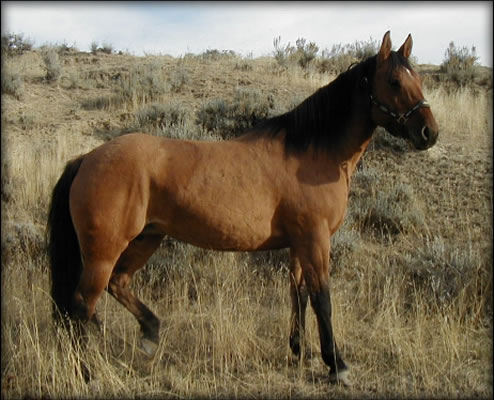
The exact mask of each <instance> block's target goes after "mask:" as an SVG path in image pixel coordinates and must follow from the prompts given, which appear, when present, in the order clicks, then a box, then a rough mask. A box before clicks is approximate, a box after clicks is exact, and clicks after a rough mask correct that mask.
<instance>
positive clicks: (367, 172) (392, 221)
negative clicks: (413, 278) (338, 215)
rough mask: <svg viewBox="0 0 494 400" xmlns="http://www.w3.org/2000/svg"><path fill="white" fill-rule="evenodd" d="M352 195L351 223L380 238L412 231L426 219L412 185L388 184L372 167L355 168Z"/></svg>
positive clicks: (350, 204)
mask: <svg viewBox="0 0 494 400" xmlns="http://www.w3.org/2000/svg"><path fill="white" fill-rule="evenodd" d="M369 182H372V185H370V184H369ZM351 198H352V199H351V202H350V203H349V213H348V217H349V219H350V222H349V224H351V225H356V227H357V228H358V229H359V230H360V231H363V232H368V233H371V234H372V235H373V236H375V237H378V238H379V237H383V238H387V237H389V236H395V235H398V234H400V233H401V232H409V231H411V230H413V229H414V228H417V227H419V226H422V225H423V224H424V222H425V216H424V213H423V211H422V208H421V206H420V202H419V201H418V199H417V197H416V196H415V193H414V191H413V189H412V187H411V186H410V185H409V184H406V183H396V184H393V185H389V184H388V185H387V184H385V183H384V182H381V179H380V177H379V176H378V174H377V173H376V172H375V171H374V170H373V169H372V168H370V169H369V168H362V169H361V170H357V171H356V173H355V174H354V187H353V189H352V192H351Z"/></svg>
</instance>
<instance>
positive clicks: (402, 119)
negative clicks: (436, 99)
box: [369, 93, 431, 125]
mask: <svg viewBox="0 0 494 400" xmlns="http://www.w3.org/2000/svg"><path fill="white" fill-rule="evenodd" d="M369 96H370V99H371V101H372V103H373V104H375V105H376V106H378V107H379V109H380V110H381V111H382V112H384V113H385V114H388V115H389V116H391V117H393V118H394V119H395V120H396V121H397V122H398V123H399V124H401V125H405V124H406V123H407V121H408V118H409V117H410V115H412V113H413V112H414V111H416V110H418V109H419V108H420V107H425V108H430V107H431V106H430V104H429V103H428V102H427V100H426V99H422V100H420V101H419V102H418V103H417V104H415V105H414V106H413V107H412V108H411V109H410V110H408V111H407V112H405V113H401V114H397V113H395V112H393V111H391V110H390V109H389V108H388V107H386V106H385V105H384V104H382V103H380V102H379V101H377V100H376V99H375V98H374V96H373V95H372V93H371V94H369Z"/></svg>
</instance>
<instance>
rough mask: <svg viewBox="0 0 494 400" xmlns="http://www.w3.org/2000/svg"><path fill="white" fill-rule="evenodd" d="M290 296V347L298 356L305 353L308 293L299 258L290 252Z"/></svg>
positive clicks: (300, 356) (302, 355) (301, 356)
mask: <svg viewBox="0 0 494 400" xmlns="http://www.w3.org/2000/svg"><path fill="white" fill-rule="evenodd" d="M290 297H291V300H292V315H291V320H290V348H291V349H292V352H293V354H295V356H297V357H298V358H299V360H300V359H301V358H303V357H304V356H306V355H307V351H306V349H305V345H304V331H305V310H306V309H307V301H308V300H309V293H308V292H307V287H306V286H305V282H304V278H303V275H302V268H301V266H300V261H299V259H298V258H297V257H296V256H295V254H294V252H293V251H292V252H291V269H290Z"/></svg>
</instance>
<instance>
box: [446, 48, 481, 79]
mask: <svg viewBox="0 0 494 400" xmlns="http://www.w3.org/2000/svg"><path fill="white" fill-rule="evenodd" d="M478 59H479V58H478V57H477V55H476V49H475V46H472V48H471V49H469V48H468V47H466V46H463V47H461V48H459V47H456V45H455V43H454V42H453V41H452V42H450V43H449V47H448V48H447V49H446V52H445V54H444V61H443V63H442V64H441V70H442V71H443V72H445V73H446V75H447V77H448V78H449V79H451V80H453V81H454V82H456V83H458V84H460V85H465V84H468V83H470V82H472V81H473V80H474V78H475V76H476V75H477V68H476V67H477V65H478Z"/></svg>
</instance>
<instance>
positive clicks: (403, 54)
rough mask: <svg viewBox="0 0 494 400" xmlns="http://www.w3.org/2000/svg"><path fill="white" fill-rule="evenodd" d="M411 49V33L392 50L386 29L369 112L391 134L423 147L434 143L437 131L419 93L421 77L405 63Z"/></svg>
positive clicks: (424, 148) (426, 105)
mask: <svg viewBox="0 0 494 400" xmlns="http://www.w3.org/2000/svg"><path fill="white" fill-rule="evenodd" d="M411 51H412V36H411V35H408V37H407V39H406V40H405V42H404V43H403V45H402V46H401V47H400V49H399V50H398V51H391V39H390V34H389V31H388V32H386V34H385V35H384V38H383V41H382V44H381V49H380V50H379V53H378V54H377V56H376V71H375V75H374V81H373V82H372V83H371V85H370V100H371V102H372V106H371V115H372V119H373V121H374V122H375V123H376V124H377V125H379V126H382V127H384V128H385V129H386V130H387V131H388V132H389V133H391V134H392V135H393V136H397V137H401V138H404V139H407V140H409V141H410V142H411V143H412V144H413V145H414V147H415V148H416V149H418V150H426V149H428V148H429V147H431V146H433V145H434V144H435V143H436V140H437V136H438V133H439V132H438V126H437V123H436V120H435V119H434V116H433V115H432V112H431V109H430V105H429V103H427V101H426V100H425V99H424V95H423V94H422V85H421V80H420V77H419V76H418V74H417V73H416V72H415V71H414V70H413V69H412V67H411V65H410V63H409V62H408V58H409V57H410V53H411Z"/></svg>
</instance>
